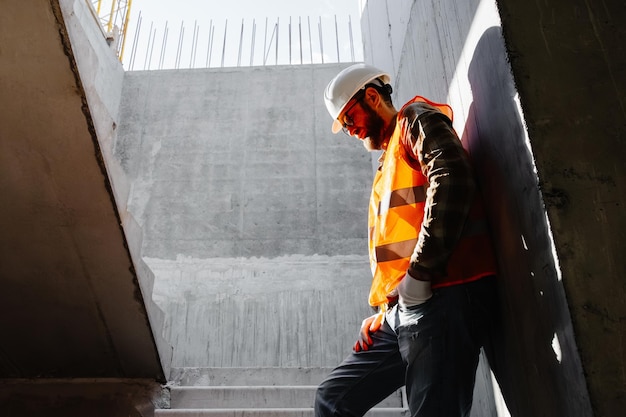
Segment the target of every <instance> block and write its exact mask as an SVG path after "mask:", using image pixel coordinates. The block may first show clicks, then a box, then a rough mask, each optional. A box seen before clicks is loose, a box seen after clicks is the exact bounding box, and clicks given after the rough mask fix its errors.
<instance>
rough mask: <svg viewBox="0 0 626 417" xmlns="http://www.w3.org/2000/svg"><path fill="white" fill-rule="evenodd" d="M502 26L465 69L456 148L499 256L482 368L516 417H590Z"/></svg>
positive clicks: (480, 46)
mask: <svg viewBox="0 0 626 417" xmlns="http://www.w3.org/2000/svg"><path fill="white" fill-rule="evenodd" d="M506 57H507V55H506V51H505V47H504V40H503V37H502V34H501V29H500V27H492V28H489V29H488V30H486V31H485V33H484V34H483V36H482V37H481V39H480V40H479V43H478V45H477V47H476V50H475V52H474V55H473V57H472V61H471V63H470V66H469V72H468V78H469V82H470V85H471V89H472V94H473V100H474V101H473V103H472V105H471V107H470V110H469V114H468V117H467V122H466V126H465V130H464V134H463V138H462V141H463V143H464V145H465V147H466V148H467V149H469V151H470V153H471V156H472V159H473V161H474V165H475V166H476V170H477V175H478V177H479V183H480V186H481V188H482V191H483V195H484V198H485V200H486V206H487V209H488V211H489V217H490V223H491V228H492V233H493V236H494V240H495V244H496V252H497V254H498V261H499V268H500V280H499V283H500V285H499V295H500V305H501V331H500V332H498V334H497V335H496V340H495V341H494V352H495V353H494V355H490V356H491V357H489V361H490V364H491V367H492V369H493V371H494V374H495V375H496V378H497V380H498V383H499V384H500V387H501V389H502V393H503V396H504V398H505V401H506V403H507V406H508V408H509V410H510V412H511V415H513V416H518V417H519V416H533V415H547V416H548V415H549V416H583V415H591V414H590V408H589V403H588V399H587V398H588V397H587V391H586V386H585V381H584V378H583V376H582V367H581V366H580V361H579V358H578V354H577V350H576V345H575V341H574V338H573V331H572V326H571V319H570V317H569V310H568V308H567V301H566V299H565V295H564V291H563V287H562V283H561V281H560V276H559V272H558V265H556V260H555V257H554V255H553V250H552V239H551V236H550V232H549V225H548V222H547V219H546V216H545V210H544V206H543V201H542V199H541V195H540V193H539V187H538V177H537V174H536V170H535V164H534V160H533V156H532V152H531V149H530V144H529V143H528V140H527V136H526V131H525V129H524V125H523V122H522V119H521V117H522V113H521V109H520V106H519V105H518V102H517V101H516V89H515V85H514V81H513V78H512V76H511V72H510V67H509V64H508V62H507V60H506Z"/></svg>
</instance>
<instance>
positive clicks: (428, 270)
mask: <svg viewBox="0 0 626 417" xmlns="http://www.w3.org/2000/svg"><path fill="white" fill-rule="evenodd" d="M402 116H403V117H402V119H401V123H402V124H403V125H402V128H403V129H404V130H405V131H404V135H402V137H403V146H404V148H405V150H406V154H407V161H408V162H409V164H411V165H412V166H413V167H414V168H416V169H421V171H422V173H423V174H424V176H426V178H427V180H428V190H427V192H426V203H425V208H424V219H423V221H422V224H421V228H420V232H419V237H418V242H417V245H416V246H415V250H414V252H413V255H412V257H411V263H410V266H409V271H408V272H409V274H411V275H412V276H414V277H416V278H418V277H420V276H421V277H422V279H424V278H426V279H430V278H433V277H436V276H440V275H443V274H445V270H446V265H447V262H448V259H449V258H450V255H451V254H452V251H453V250H454V248H455V246H456V244H457V242H458V240H459V238H460V237H461V234H462V232H463V227H464V225H465V221H466V219H467V216H468V213H469V211H470V208H471V205H472V202H473V198H474V193H475V192H476V182H475V179H474V173H473V171H472V168H471V165H470V162H469V157H468V155H467V153H466V151H465V149H464V148H463V146H462V144H461V141H460V140H459V138H458V136H457V134H456V132H455V131H454V129H453V127H452V123H451V121H450V119H448V117H447V116H446V115H444V114H443V113H441V112H439V111H438V110H436V109H435V108H433V107H431V106H429V105H427V104H421V103H419V104H417V103H416V104H413V105H410V106H407V108H405V109H404V110H403V114H402ZM424 275H425V276H424Z"/></svg>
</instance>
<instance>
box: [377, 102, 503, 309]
mask: <svg viewBox="0 0 626 417" xmlns="http://www.w3.org/2000/svg"><path fill="white" fill-rule="evenodd" d="M414 102H425V103H427V104H430V105H431V106H433V107H435V108H436V109H438V110H439V111H441V112H442V113H444V114H445V115H446V116H448V118H450V120H452V109H451V108H450V106H448V105H446V104H438V103H433V102H431V101H429V100H428V99H425V98H423V97H420V96H417V97H415V98H414V99H413V100H411V101H410V102H408V103H407V104H405V107H406V106H407V105H409V104H411V103H414ZM399 114H400V113H399ZM401 134H402V129H401V128H400V123H399V122H398V123H397V124H396V128H395V130H394V132H393V135H392V136H391V139H390V140H389V143H388V145H387V149H386V151H385V155H384V161H383V165H382V168H381V169H380V170H378V171H377V172H376V175H375V177H374V184H373V186H372V194H371V197H370V206H369V233H368V235H369V255H370V267H371V269H372V275H373V281H372V286H371V288H370V294H369V303H370V305H372V306H380V305H384V304H385V303H387V296H388V295H389V294H390V293H391V292H392V291H393V290H394V289H395V288H396V286H397V285H398V283H399V282H400V281H401V280H402V278H403V277H404V275H405V274H406V272H407V269H408V267H409V263H410V259H411V255H412V254H413V252H414V250H415V246H416V245H417V240H418V237H419V233H420V229H421V225H422V221H423V219H424V207H425V201H426V190H427V188H428V185H429V184H428V180H427V178H426V177H425V176H424V175H423V174H422V172H421V171H419V170H415V169H414V168H412V167H411V166H410V165H409V164H408V162H407V161H406V159H405V157H404V153H405V152H406V151H405V150H404V148H403V146H402V144H401V141H400V136H401ZM495 273H496V262H495V256H494V252H493V248H492V244H491V239H490V237H489V235H488V231H487V227H486V219H485V215H484V210H483V207H482V203H481V199H480V196H478V195H477V196H476V198H475V199H474V203H473V205H472V207H471V209H470V213H469V216H468V220H467V221H466V224H465V228H464V231H463V234H462V236H461V238H460V240H459V242H458V243H457V246H456V248H455V249H454V251H453V253H452V254H451V256H450V259H449V261H448V264H447V268H446V275H445V276H443V277H437V278H435V279H434V280H433V282H432V287H433V288H438V287H444V286H449V285H455V284H461V283H465V282H470V281H474V280H477V279H480V278H482V277H485V276H489V275H494V274H495Z"/></svg>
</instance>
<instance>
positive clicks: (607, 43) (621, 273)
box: [498, 0, 626, 417]
mask: <svg viewBox="0 0 626 417" xmlns="http://www.w3.org/2000/svg"><path fill="white" fill-rule="evenodd" d="M498 4H499V7H500V9H501V16H502V27H503V32H504V35H505V39H506V44H507V51H508V56H509V58H510V61H511V67H512V70H513V74H514V76H515V82H516V85H517V89H518V91H519V95H520V101H521V104H522V107H523V109H524V115H525V121H526V125H527V126H528V134H529V137H530V142H531V143H532V149H533V154H534V156H535V160H536V165H537V170H538V173H539V178H540V180H541V190H542V195H543V198H544V201H545V203H546V208H547V212H548V216H549V218H550V222H551V225H552V232H553V234H554V241H555V245H556V251H557V253H558V258H559V263H560V267H561V271H562V274H561V275H562V285H563V286H564V288H565V292H566V294H567V301H568V305H569V311H570V313H571V317H572V324H573V326H574V331H575V336H576V345H577V347H578V351H579V353H580V357H581V360H582V364H583V372H584V375H585V377H586V380H587V385H588V387H589V394H590V398H591V403H592V406H593V413H594V415H595V416H598V417H599V416H617V415H622V414H624V409H626V373H625V372H624V369H625V368H626V349H625V348H624V346H625V344H624V341H625V340H626V326H624V318H625V317H626V281H625V280H624V277H625V276H626V262H624V253H625V252H626V216H624V206H625V205H626V192H624V184H625V183H626V164H624V155H625V154H626V142H625V141H624V138H625V137H626V111H625V108H626V106H625V104H624V103H626V71H625V68H626V62H625V60H626V54H625V53H624V52H625V50H624V49H625V43H624V39H626V28H625V27H624V25H623V24H622V22H623V21H624V19H625V18H626V8H625V7H624V2H623V1H602V2H588V1H581V0H576V1H550V2H537V3H535V4H533V5H529V4H528V3H527V2H523V1H518V0H506V1H498ZM528 22H537V24H532V25H529V24H528ZM559 278H561V277H559ZM535 286H536V288H535V291H534V293H533V294H532V295H534V298H535V299H538V298H539V292H540V291H543V292H544V293H545V290H544V288H545V284H544V282H543V281H542V280H539V281H537V283H536V284H535ZM535 304H536V301H535V302H534V303H533V305H535ZM550 304H552V303H550ZM550 304H548V303H544V304H543V305H542V308H541V310H539V313H541V315H542V316H546V315H548V314H549V313H551V312H555V313H556V312H558V310H557V309H555V308H554V307H553V306H552V305H550ZM552 315H554V313H552ZM570 343H571V342H570V341H567V342H563V341H562V340H561V347H562V348H563V345H565V344H570ZM570 348H572V347H570ZM563 358H564V360H565V352H564V353H563ZM557 369H558V368H557ZM572 415H573V414H572Z"/></svg>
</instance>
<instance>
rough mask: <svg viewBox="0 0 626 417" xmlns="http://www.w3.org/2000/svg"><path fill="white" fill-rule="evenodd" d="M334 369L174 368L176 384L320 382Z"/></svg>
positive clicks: (297, 383)
mask: <svg viewBox="0 0 626 417" xmlns="http://www.w3.org/2000/svg"><path fill="white" fill-rule="evenodd" d="M331 370H332V368H322V367H320V368H302V367H289V368H284V367H263V368H191V367H189V368H180V367H179V368H172V369H171V371H170V377H169V381H170V382H171V383H172V384H173V385H185V386H214V385H233V386H243V385H246V386H250V385H319V383H320V382H322V381H323V380H324V378H326V376H327V375H328V374H329V373H330V371H331Z"/></svg>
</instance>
